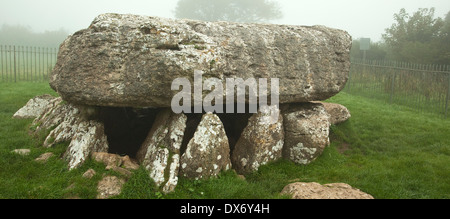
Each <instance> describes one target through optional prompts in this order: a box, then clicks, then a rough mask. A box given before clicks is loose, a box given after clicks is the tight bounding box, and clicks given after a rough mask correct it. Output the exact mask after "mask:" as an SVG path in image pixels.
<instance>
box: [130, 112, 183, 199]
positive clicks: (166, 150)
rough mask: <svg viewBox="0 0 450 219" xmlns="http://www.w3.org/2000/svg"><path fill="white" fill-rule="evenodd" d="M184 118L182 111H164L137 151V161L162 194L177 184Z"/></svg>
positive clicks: (173, 188) (172, 189) (170, 190)
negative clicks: (180, 112) (179, 112)
mask: <svg viewBox="0 0 450 219" xmlns="http://www.w3.org/2000/svg"><path fill="white" fill-rule="evenodd" d="M186 121H187V117H186V116H185V115H184V114H174V113H173V112H172V111H171V110H170V109H166V110H163V111H162V112H160V113H159V114H158V116H157V117H156V121H155V123H154V124H153V127H152V129H151V130H150V133H149V135H148V136H147V139H146V140H145V142H144V143H143V144H142V147H141V149H140V150H139V151H138V153H137V157H138V160H140V162H141V164H142V165H143V166H144V167H145V169H147V170H148V171H149V173H150V177H151V178H152V179H153V180H154V182H155V184H156V185H157V186H161V187H162V191H163V192H165V193H169V192H173V191H174V190H175V187H176V185H177V183H178V172H179V167H180V148H181V144H182V141H183V136H184V131H185V128H186Z"/></svg>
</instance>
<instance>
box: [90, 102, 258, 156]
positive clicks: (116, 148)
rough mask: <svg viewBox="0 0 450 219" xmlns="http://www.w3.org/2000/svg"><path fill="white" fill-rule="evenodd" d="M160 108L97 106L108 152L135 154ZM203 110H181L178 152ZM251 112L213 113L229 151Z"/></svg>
mask: <svg viewBox="0 0 450 219" xmlns="http://www.w3.org/2000/svg"><path fill="white" fill-rule="evenodd" d="M246 109H248V108H246ZM160 111H161V109H135V108H114V107H103V108H100V109H99V114H98V119H99V120H100V121H101V122H103V124H104V126H105V134H106V136H107V138H108V144H109V150H108V153H112V154H118V155H121V156H125V155H128V156H130V157H131V158H136V154H137V152H138V150H139V149H140V148H141V146H142V144H143V143H144V141H145V139H146V138H147V136H148V134H149V132H150V130H151V128H152V126H153V124H154V122H155V119H156V116H157V114H158V113H159V112H160ZM204 114H205V112H203V113H188V114H185V115H186V116H187V122H186V130H185V133H184V137H183V142H182V145H181V151H180V152H181V154H184V152H185V151H186V148H187V145H188V143H189V141H190V140H191V139H192V138H193V137H194V134H195V131H196V130H197V127H198V125H199V124H200V121H201V119H202V116H203V115H204ZM252 115H253V114H251V113H219V114H217V116H218V117H219V118H220V120H221V121H222V123H223V125H224V129H225V132H226V135H227V137H228V142H229V145H230V153H232V151H233V149H234V147H235V145H236V143H237V141H238V140H239V138H240V136H241V134H242V132H243V130H244V128H245V127H246V126H247V124H248V120H249V118H250V117H251V116H252Z"/></svg>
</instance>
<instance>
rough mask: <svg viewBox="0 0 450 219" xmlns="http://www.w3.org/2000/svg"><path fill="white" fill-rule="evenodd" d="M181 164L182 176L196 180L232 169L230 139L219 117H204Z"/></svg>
mask: <svg viewBox="0 0 450 219" xmlns="http://www.w3.org/2000/svg"><path fill="white" fill-rule="evenodd" d="M180 164H181V168H180V174H182V175H183V176H186V177H188V178H195V179H200V178H208V177H211V176H217V175H218V174H219V173H220V172H221V171H222V170H228V169H230V168H231V161H230V147H229V144H228V138H227V135H226V133H225V129H224V127H223V124H222V122H221V121H220V119H219V117H218V116H217V115H215V114H212V113H207V114H205V115H203V117H202V120H201V122H200V124H199V125H198V127H197V130H196V131H195V133H194V137H193V138H192V139H191V140H190V141H189V143H188V145H187V149H186V151H185V153H184V154H183V155H182V156H181V160H180Z"/></svg>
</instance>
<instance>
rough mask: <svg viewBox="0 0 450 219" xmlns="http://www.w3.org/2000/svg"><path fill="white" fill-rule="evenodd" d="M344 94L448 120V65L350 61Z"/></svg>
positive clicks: (449, 76)
mask: <svg viewBox="0 0 450 219" xmlns="http://www.w3.org/2000/svg"><path fill="white" fill-rule="evenodd" d="M345 91H346V92H347V93H350V94H354V95H362V96H366V97H370V98H377V99H381V100H384V101H386V103H390V104H399V105H405V106H409V107H412V108H414V109H416V110H418V111H420V112H431V113H437V114H439V115H442V116H443V117H445V118H447V117H450V116H449V114H450V112H449V110H450V109H449V107H450V106H449V101H450V66H449V65H421V64H414V63H406V62H395V61H388V60H382V61H379V60H366V61H363V60H352V65H351V70H350V77H349V81H348V82H347V85H346V88H345Z"/></svg>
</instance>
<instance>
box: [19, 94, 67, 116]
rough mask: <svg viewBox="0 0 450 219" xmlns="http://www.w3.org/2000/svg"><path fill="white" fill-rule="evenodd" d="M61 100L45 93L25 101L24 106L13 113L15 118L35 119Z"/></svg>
mask: <svg viewBox="0 0 450 219" xmlns="http://www.w3.org/2000/svg"><path fill="white" fill-rule="evenodd" d="M60 102H61V98H58V97H53V96H51V95H48V94H45V95H42V96H37V97H35V98H33V99H31V100H29V101H28V102H27V104H26V105H25V106H23V107H22V108H20V109H19V110H18V111H17V112H16V113H15V114H14V115H13V118H16V119H35V118H36V117H39V116H40V115H41V114H42V113H43V112H45V111H47V110H48V109H50V108H52V107H54V106H55V105H57V104H59V103H60Z"/></svg>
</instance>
